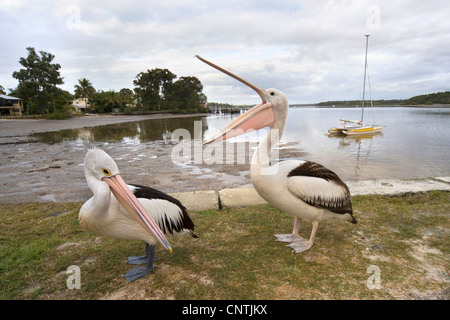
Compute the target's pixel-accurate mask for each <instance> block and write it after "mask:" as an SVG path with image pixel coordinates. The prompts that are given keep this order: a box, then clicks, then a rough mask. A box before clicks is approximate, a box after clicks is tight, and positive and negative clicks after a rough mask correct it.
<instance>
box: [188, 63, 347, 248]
mask: <svg viewBox="0 0 450 320" xmlns="http://www.w3.org/2000/svg"><path fill="white" fill-rule="evenodd" d="M196 57H197V58H198V59H200V60H201V61H203V62H205V63H206V64H208V65H210V66H212V67H214V68H216V69H218V70H219V71H221V72H224V73H225V74H227V75H229V76H231V77H233V78H235V79H236V80H238V81H240V82H242V83H244V84H245V85H247V86H249V87H250V88H252V89H253V90H255V91H256V93H258V95H259V96H260V97H261V99H262V103H261V104H259V105H256V106H254V107H253V108H251V109H250V110H248V111H247V112H246V113H244V114H242V115H240V116H239V117H238V118H236V119H235V120H233V121H232V122H231V123H230V124H229V125H228V126H226V127H225V128H223V129H222V130H221V131H220V132H219V133H218V134H217V135H215V136H214V137H213V138H212V139H210V140H208V141H206V142H205V144H206V143H211V142H216V141H222V140H226V139H230V138H233V137H236V136H238V135H241V134H243V133H245V132H247V131H249V130H258V129H261V128H263V127H267V126H268V127H269V128H270V130H269V133H268V134H267V136H266V137H265V138H264V139H263V140H262V141H261V142H260V143H259V145H258V148H257V149H256V150H255V153H254V154H253V157H252V163H251V168H250V176H251V181H252V183H253V185H254V187H255V189H256V191H257V192H258V193H259V195H260V196H261V197H262V198H263V199H264V200H266V201H267V202H268V203H270V204H271V205H273V206H274V207H276V208H278V209H280V210H282V211H284V212H286V213H288V214H290V215H293V216H294V217H295V220H294V229H293V231H292V233H291V234H276V235H275V236H276V237H277V239H278V240H279V241H282V242H289V243H290V244H289V247H291V248H293V249H294V250H295V252H297V253H300V252H303V251H306V250H308V249H310V248H311V247H312V246H313V244H314V238H315V236H316V232H317V228H318V226H319V221H321V220H324V219H328V218H337V219H340V220H347V221H350V222H351V223H356V220H355V218H354V217H353V214H352V203H351V197H350V192H349V189H348V187H347V185H346V184H345V183H344V182H343V181H342V180H341V179H340V178H339V177H338V176H337V175H336V174H335V173H334V172H332V171H331V170H329V169H327V168H325V167H324V166H322V165H320V164H318V163H315V162H311V161H302V160H288V161H282V162H278V163H276V164H274V165H270V161H269V160H268V159H269V157H270V154H271V150H272V148H273V147H274V145H275V144H276V143H278V140H279V139H281V136H282V135H283V131H284V127H285V124H286V119H287V115H288V109H289V104H288V100H287V98H286V95H284V94H283V93H282V92H281V91H279V90H276V89H266V90H263V89H260V88H258V87H257V86H255V85H253V84H251V83H249V82H247V81H245V80H244V79H242V78H240V77H238V76H236V75H234V74H232V73H231V72H229V71H227V70H225V69H223V68H221V67H219V66H217V65H215V64H213V63H211V62H209V61H207V60H205V59H203V58H201V57H199V56H196ZM301 219H305V220H309V221H312V231H311V236H310V238H309V240H306V239H304V238H302V237H300V236H299V235H298V231H299V227H300V221H301Z"/></svg>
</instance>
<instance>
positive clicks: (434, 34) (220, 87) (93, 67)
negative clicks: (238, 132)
mask: <svg viewBox="0 0 450 320" xmlns="http://www.w3.org/2000/svg"><path fill="white" fill-rule="evenodd" d="M0 15H1V16H2V19H1V20H0V39H1V44H2V45H1V47H2V49H1V50H0V66H1V68H0V84H1V85H2V86H3V87H5V88H7V89H8V88H13V87H16V86H17V81H16V80H15V79H13V78H12V72H13V71H17V70H19V69H20V67H21V66H20V64H19V62H18V61H19V58H20V57H25V56H26V54H27V51H26V49H25V48H26V47H34V48H35V49H36V50H38V51H41V50H42V51H47V52H50V53H52V54H54V55H55V56H56V58H55V62H57V63H59V64H61V67H62V68H61V75H62V76H63V77H64V82H65V83H64V85H62V86H61V87H62V88H63V89H65V90H68V91H70V92H73V90H74V85H75V84H76V83H77V80H78V79H79V78H83V77H85V78H88V79H89V80H91V82H92V83H93V85H94V87H95V88H96V89H97V90H109V89H114V90H116V91H118V90H120V89H121V88H133V87H134V86H133V80H134V78H135V77H136V75H137V74H138V73H139V72H141V71H146V70H147V69H153V68H168V69H169V70H170V71H172V72H173V73H175V74H176V75H177V76H179V77H181V76H196V77H198V78H199V79H200V80H201V82H202V83H203V85H204V92H205V94H206V95H207V96H208V100H209V101H217V102H233V103H247V104H253V103H257V102H258V101H259V99H258V97H257V96H256V95H255V94H254V93H253V92H252V91H251V90H249V89H248V88H246V87H245V86H243V85H242V84H240V83H239V82H237V81H235V80H233V79H231V78H228V77H227V76H225V75H223V74H221V73H219V72H218V71H216V70H214V69H212V68H211V67H209V66H207V65H205V64H203V63H202V62H200V61H199V60H197V59H195V58H194V55H196V54H198V55H200V56H202V57H204V58H206V59H209V60H211V61H213V62H215V63H216V64H218V65H220V66H222V67H224V68H226V69H228V70H230V71H232V72H234V73H236V74H237V75H239V76H241V77H243V78H244V79H246V80H248V81H250V82H252V83H254V84H256V85H257V86H260V87H263V88H268V87H273V88H277V89H279V90H281V91H283V92H285V93H286V94H287V96H288V98H289V101H290V102H291V103H314V102H320V101H326V100H345V99H361V96H362V81H363V68H364V50H365V37H364V34H367V33H368V34H370V35H371V36H370V39H369V72H370V82H371V88H372V97H373V98H374V99H392V98H409V97H411V96H414V95H417V94H424V93H431V92H437V91H446V90H450V85H449V83H450V19H449V17H450V6H449V5H448V4H447V3H446V2H445V1H430V0H429V1H418V0H411V1H406V0H401V1H392V0H389V1H357V0H355V1H351V0H340V1H339V0H335V1H313V0H308V1H304V0H302V1H280V0H277V1H242V0H240V1H234V0H227V1H206V0H199V1H197V0H191V1H181V0H177V1H120V2H119V1H111V0H108V1H87V0H86V1H83V0H80V1H77V0H70V1H64V0H63V1H25V0H24V1H20V0H3V1H2V5H1V7H0Z"/></svg>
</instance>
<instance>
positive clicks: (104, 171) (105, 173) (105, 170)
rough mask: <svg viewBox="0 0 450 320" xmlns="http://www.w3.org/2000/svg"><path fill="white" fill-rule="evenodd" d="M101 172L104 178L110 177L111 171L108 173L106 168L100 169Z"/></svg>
mask: <svg viewBox="0 0 450 320" xmlns="http://www.w3.org/2000/svg"><path fill="white" fill-rule="evenodd" d="M102 172H103V174H104V175H105V176H107V177H109V176H110V175H111V171H109V170H108V169H106V168H103V169H102Z"/></svg>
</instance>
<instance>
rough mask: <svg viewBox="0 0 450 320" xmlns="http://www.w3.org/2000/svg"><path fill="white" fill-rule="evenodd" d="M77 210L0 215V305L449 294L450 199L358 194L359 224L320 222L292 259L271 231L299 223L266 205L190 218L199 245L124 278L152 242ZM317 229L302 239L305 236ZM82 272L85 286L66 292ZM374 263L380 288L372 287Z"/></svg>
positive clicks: (181, 245)
mask: <svg viewBox="0 0 450 320" xmlns="http://www.w3.org/2000/svg"><path fill="white" fill-rule="evenodd" d="M80 206H81V204H80V203H46V204H37V203H32V204H6V205H5V204H3V205H1V207H0V299H3V300H5V299H99V298H119V299H244V300H245V299H414V298H439V299H448V298H449V275H448V270H449V267H450V263H449V251H450V249H449V246H448V243H450V241H449V240H450V239H449V230H450V228H449V226H450V224H449V216H450V201H449V193H448V192H439V191H434V192H429V193H424V194H414V195H407V196H402V197H383V196H357V197H354V198H353V207H354V211H355V217H356V218H357V220H358V222H359V223H358V224H357V225H352V224H350V223H346V222H341V221H337V220H327V221H323V222H321V223H320V225H319V231H318V233H317V237H316V242H315V245H314V247H313V248H312V249H311V250H309V251H307V252H305V253H302V254H295V253H294V252H293V251H292V249H290V248H288V247H286V245H285V244H284V243H280V242H277V241H275V240H274V239H275V238H274V236H273V234H275V233H288V232H291V230H292V223H293V218H292V217H290V216H288V215H286V214H284V213H282V212H280V211H279V210H277V209H274V208H273V207H271V206H268V205H260V206H250V207H246V208H233V209H224V210H205V211H197V212H190V215H191V217H192V219H193V220H194V222H195V224H196V233H197V234H198V235H199V239H193V238H191V237H189V236H183V237H172V238H169V241H170V242H171V245H172V247H173V248H174V252H173V253H172V254H170V253H168V252H167V251H166V250H164V249H163V248H162V247H157V250H156V255H157V257H158V261H157V262H156V265H157V269H156V270H155V272H154V273H153V274H151V275H149V276H147V277H145V278H142V279H139V280H137V281H135V282H133V283H127V282H126V281H125V280H124V278H123V277H122V275H123V274H124V273H126V272H127V271H128V270H130V269H131V268H132V267H133V266H131V265H127V264H126V263H125V262H126V259H127V257H128V256H130V255H137V254H142V253H143V250H144V243H143V242H139V241H125V240H116V239H108V238H104V237H101V236H97V235H95V234H92V233H89V232H87V231H84V230H82V229H81V228H80V226H79V224H78V220H77V213H78V210H79V208H80ZM310 230H311V224H310V223H307V222H305V223H302V225H301V228H300V233H301V234H302V235H304V236H305V237H308V236H309V233H310ZM70 265H77V266H79V267H80V270H81V289H80V290H69V289H68V288H67V286H66V280H67V278H68V276H69V275H68V274H67V273H66V270H67V268H68V267H69V266H70ZM370 265H376V266H378V267H379V268H380V270H381V275H380V279H381V288H380V289H369V288H367V285H366V281H367V279H368V277H369V276H370V275H371V274H368V273H367V268H368V267H369V266H370Z"/></svg>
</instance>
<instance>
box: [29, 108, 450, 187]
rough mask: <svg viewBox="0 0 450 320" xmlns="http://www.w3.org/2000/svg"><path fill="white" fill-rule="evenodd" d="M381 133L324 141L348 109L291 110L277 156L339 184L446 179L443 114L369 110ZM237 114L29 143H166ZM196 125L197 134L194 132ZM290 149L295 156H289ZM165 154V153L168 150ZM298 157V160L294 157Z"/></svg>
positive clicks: (207, 131)
mask: <svg viewBox="0 0 450 320" xmlns="http://www.w3.org/2000/svg"><path fill="white" fill-rule="evenodd" d="M375 109H376V115H377V119H376V120H377V122H379V123H383V124H385V125H386V127H385V129H384V130H383V132H381V133H378V134H375V135H369V136H354V137H352V136H350V137H348V136H344V137H327V136H326V135H324V133H325V132H326V131H327V130H328V129H329V128H330V127H332V126H333V125H335V124H336V121H338V119H340V118H354V117H355V115H356V113H358V114H359V111H358V110H355V109H354V108H335V109H333V108H330V109H320V108H291V109H290V110H289V116H288V120H287V123H286V128H285V132H284V135H283V137H282V140H281V144H280V145H279V148H280V150H281V151H282V152H283V150H284V149H287V150H288V151H284V153H282V152H281V153H280V156H282V157H283V158H286V159H288V158H289V157H293V158H294V157H295V158H301V159H305V160H311V161H315V162H319V163H321V164H323V165H324V166H326V167H329V168H332V169H333V171H335V172H336V173H337V174H339V175H340V176H341V177H342V178H343V179H347V180H358V179H379V178H405V177H427V176H449V175H450V167H449V165H448V159H449V158H450V148H449V147H450V145H449V141H450V140H449V137H450V126H448V123H449V122H448V120H449V117H450V110H449V109H439V108H388V107H385V108H375ZM237 116H239V115H211V116H207V117H204V116H194V117H187V118H170V119H151V120H144V121H137V122H128V123H120V124H112V125H106V126H98V127H91V128H83V129H75V130H62V131H59V132H47V133H39V134H35V135H34V136H33V139H35V140H37V141H39V142H44V143H73V142H74V141H75V142H76V143H90V142H110V143H121V144H136V145H137V144H141V143H142V142H152V141H164V142H169V141H171V137H172V133H173V132H174V131H175V130H176V129H184V130H187V132H189V134H190V135H191V137H195V138H198V139H201V138H202V134H203V137H204V138H208V137H210V136H211V135H213V134H214V133H215V132H216V131H217V130H220V129H222V128H223V127H225V126H226V125H227V124H228V123H229V122H231V121H232V120H233V119H235V118H236V117H237ZM199 123H200V124H201V132H200V133H198V132H197V133H196V132H195V130H196V129H197V130H198V129H199ZM266 131H267V129H262V130H260V131H257V132H252V133H250V134H246V135H243V136H240V137H236V138H234V139H232V140H230V141H228V143H234V142H236V141H251V142H254V141H258V140H260V139H261V138H262V137H263V136H265V134H266ZM289 149H290V150H295V151H296V152H291V151H289ZM167 152H169V154H170V150H168V151H167ZM299 154H300V155H301V156H299Z"/></svg>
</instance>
